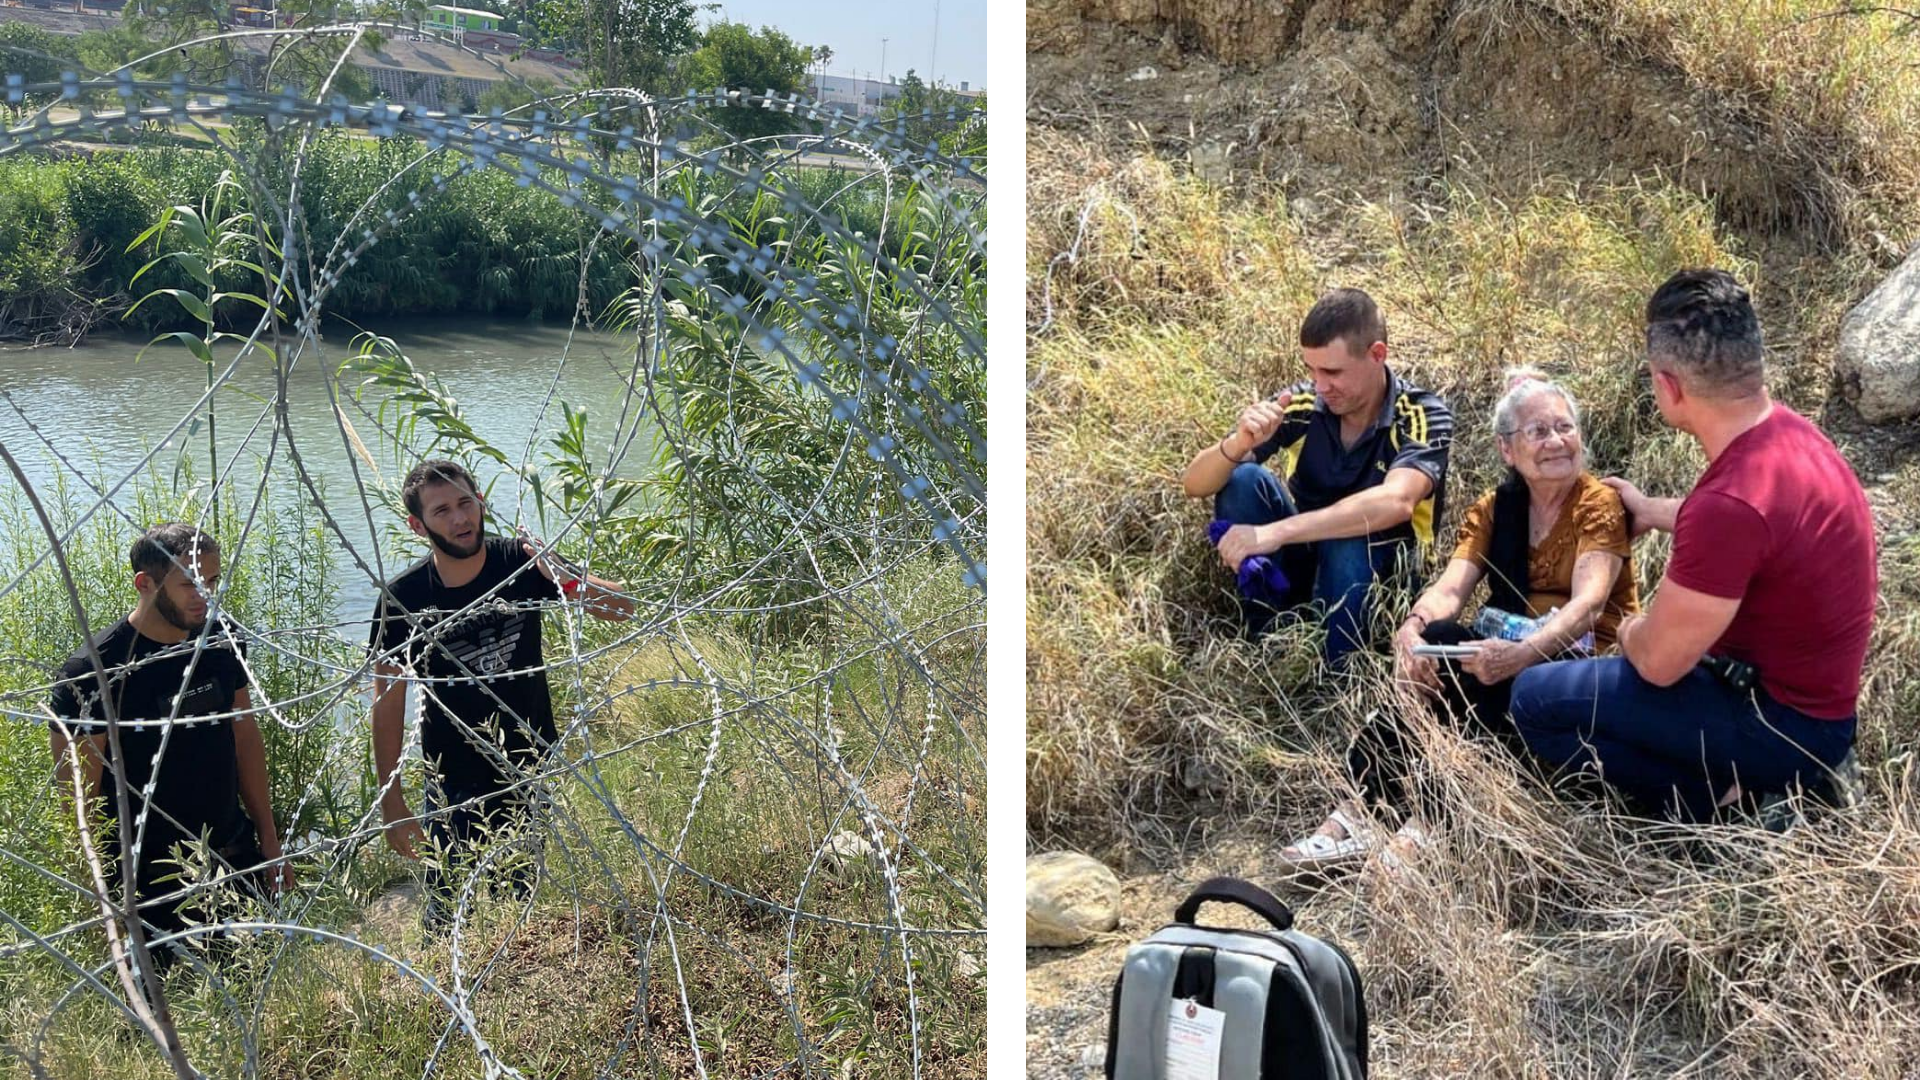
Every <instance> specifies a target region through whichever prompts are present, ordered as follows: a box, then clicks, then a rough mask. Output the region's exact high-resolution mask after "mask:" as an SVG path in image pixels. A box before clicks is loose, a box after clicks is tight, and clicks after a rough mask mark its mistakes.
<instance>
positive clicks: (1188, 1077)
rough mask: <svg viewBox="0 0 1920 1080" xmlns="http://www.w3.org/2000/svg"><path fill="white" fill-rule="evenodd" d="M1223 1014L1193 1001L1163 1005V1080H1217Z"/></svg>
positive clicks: (1224, 1014) (1225, 1018)
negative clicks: (1164, 1029)
mask: <svg viewBox="0 0 1920 1080" xmlns="http://www.w3.org/2000/svg"><path fill="white" fill-rule="evenodd" d="M1226 1026H1227V1014H1226V1013H1223V1012H1221V1011H1220V1010H1219V1009H1209V1008H1207V1007H1205V1006H1204V1005H1199V1004H1196V1003H1195V1002H1193V1001H1190V1000H1189V1001H1175V1002H1173V1003H1172V1004H1171V1005H1169V1006H1167V1080H1219V1077H1220V1034H1221V1032H1223V1031H1225V1030H1226Z"/></svg>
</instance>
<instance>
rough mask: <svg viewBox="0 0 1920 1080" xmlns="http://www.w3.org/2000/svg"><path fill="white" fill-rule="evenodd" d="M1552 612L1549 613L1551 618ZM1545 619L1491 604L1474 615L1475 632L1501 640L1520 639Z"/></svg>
mask: <svg viewBox="0 0 1920 1080" xmlns="http://www.w3.org/2000/svg"><path fill="white" fill-rule="evenodd" d="M1556 610H1557V609H1556ZM1552 615H1553V613H1552V612H1548V613H1547V617H1548V618H1551V617H1552ZM1544 621H1545V620H1544V619H1540V620H1535V619H1529V618H1527V617H1526V616H1525V615H1515V614H1514V613H1513V612H1511V611H1502V610H1500V609H1499V608H1497V607H1494V606H1493V605H1491V604H1489V605H1487V606H1486V607H1483V608H1481V609H1480V614H1478V615H1476V616H1474V619H1473V632H1474V633H1476V634H1479V635H1480V636H1481V637H1483V638H1498V639H1500V640H1501V641H1520V640H1521V639H1523V638H1525V637H1526V636H1527V635H1528V634H1531V633H1533V632H1534V631H1535V630H1538V629H1539V628H1540V623H1541V622H1544Z"/></svg>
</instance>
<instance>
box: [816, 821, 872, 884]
mask: <svg viewBox="0 0 1920 1080" xmlns="http://www.w3.org/2000/svg"><path fill="white" fill-rule="evenodd" d="M875 854H876V853H875V852H874V850H873V841H871V840H869V839H867V838H866V837H865V836H862V835H861V834H859V833H857V832H854V831H853V830H852V829H842V830H840V831H839V832H837V833H834V834H833V838H832V839H831V840H828V841H827V842H826V843H824V844H822V845H820V861H821V863H822V864H824V865H825V866H826V868H827V869H828V870H830V871H832V872H833V873H835V874H845V873H847V872H849V871H851V870H853V869H855V868H857V867H858V866H859V865H860V864H861V863H863V862H870V861H872V860H873V859H874V857H875Z"/></svg>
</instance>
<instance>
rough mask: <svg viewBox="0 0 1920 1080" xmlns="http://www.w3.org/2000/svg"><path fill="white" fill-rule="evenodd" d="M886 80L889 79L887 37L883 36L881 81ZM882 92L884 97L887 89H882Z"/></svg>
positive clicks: (881, 42) (881, 43)
mask: <svg viewBox="0 0 1920 1080" xmlns="http://www.w3.org/2000/svg"><path fill="white" fill-rule="evenodd" d="M886 81H887V39H886V38H881V39H880V82H881V83H882V84H884V83H885V82H886ZM880 93H881V95H882V96H883V97H884V96H885V95H886V91H884V90H882V91H881V92H880Z"/></svg>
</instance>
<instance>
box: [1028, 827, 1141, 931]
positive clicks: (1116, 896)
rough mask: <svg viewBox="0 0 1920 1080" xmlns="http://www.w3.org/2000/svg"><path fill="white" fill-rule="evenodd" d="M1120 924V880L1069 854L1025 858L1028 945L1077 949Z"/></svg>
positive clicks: (1093, 861) (1090, 861)
mask: <svg viewBox="0 0 1920 1080" xmlns="http://www.w3.org/2000/svg"><path fill="white" fill-rule="evenodd" d="M1119 925H1120V879H1119V878H1118V877H1116V876H1114V873H1113V871H1111V870H1109V869H1107V868H1106V866H1105V865H1104V864H1102V863H1101V862H1100V861H1099V860H1098V859H1092V858H1088V857H1087V856H1085V855H1081V854H1078V853H1076V852H1071V851H1049V852H1046V853H1044V854H1041V855H1029V856H1028V857H1027V945H1028V946H1029V947H1039V948H1057V947H1060V946H1065V945H1080V944H1083V943H1085V942H1088V941H1091V940H1093V935H1095V934H1104V933H1106V932H1107V931H1109V930H1112V929H1114V928H1115V927H1117V926H1119Z"/></svg>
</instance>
